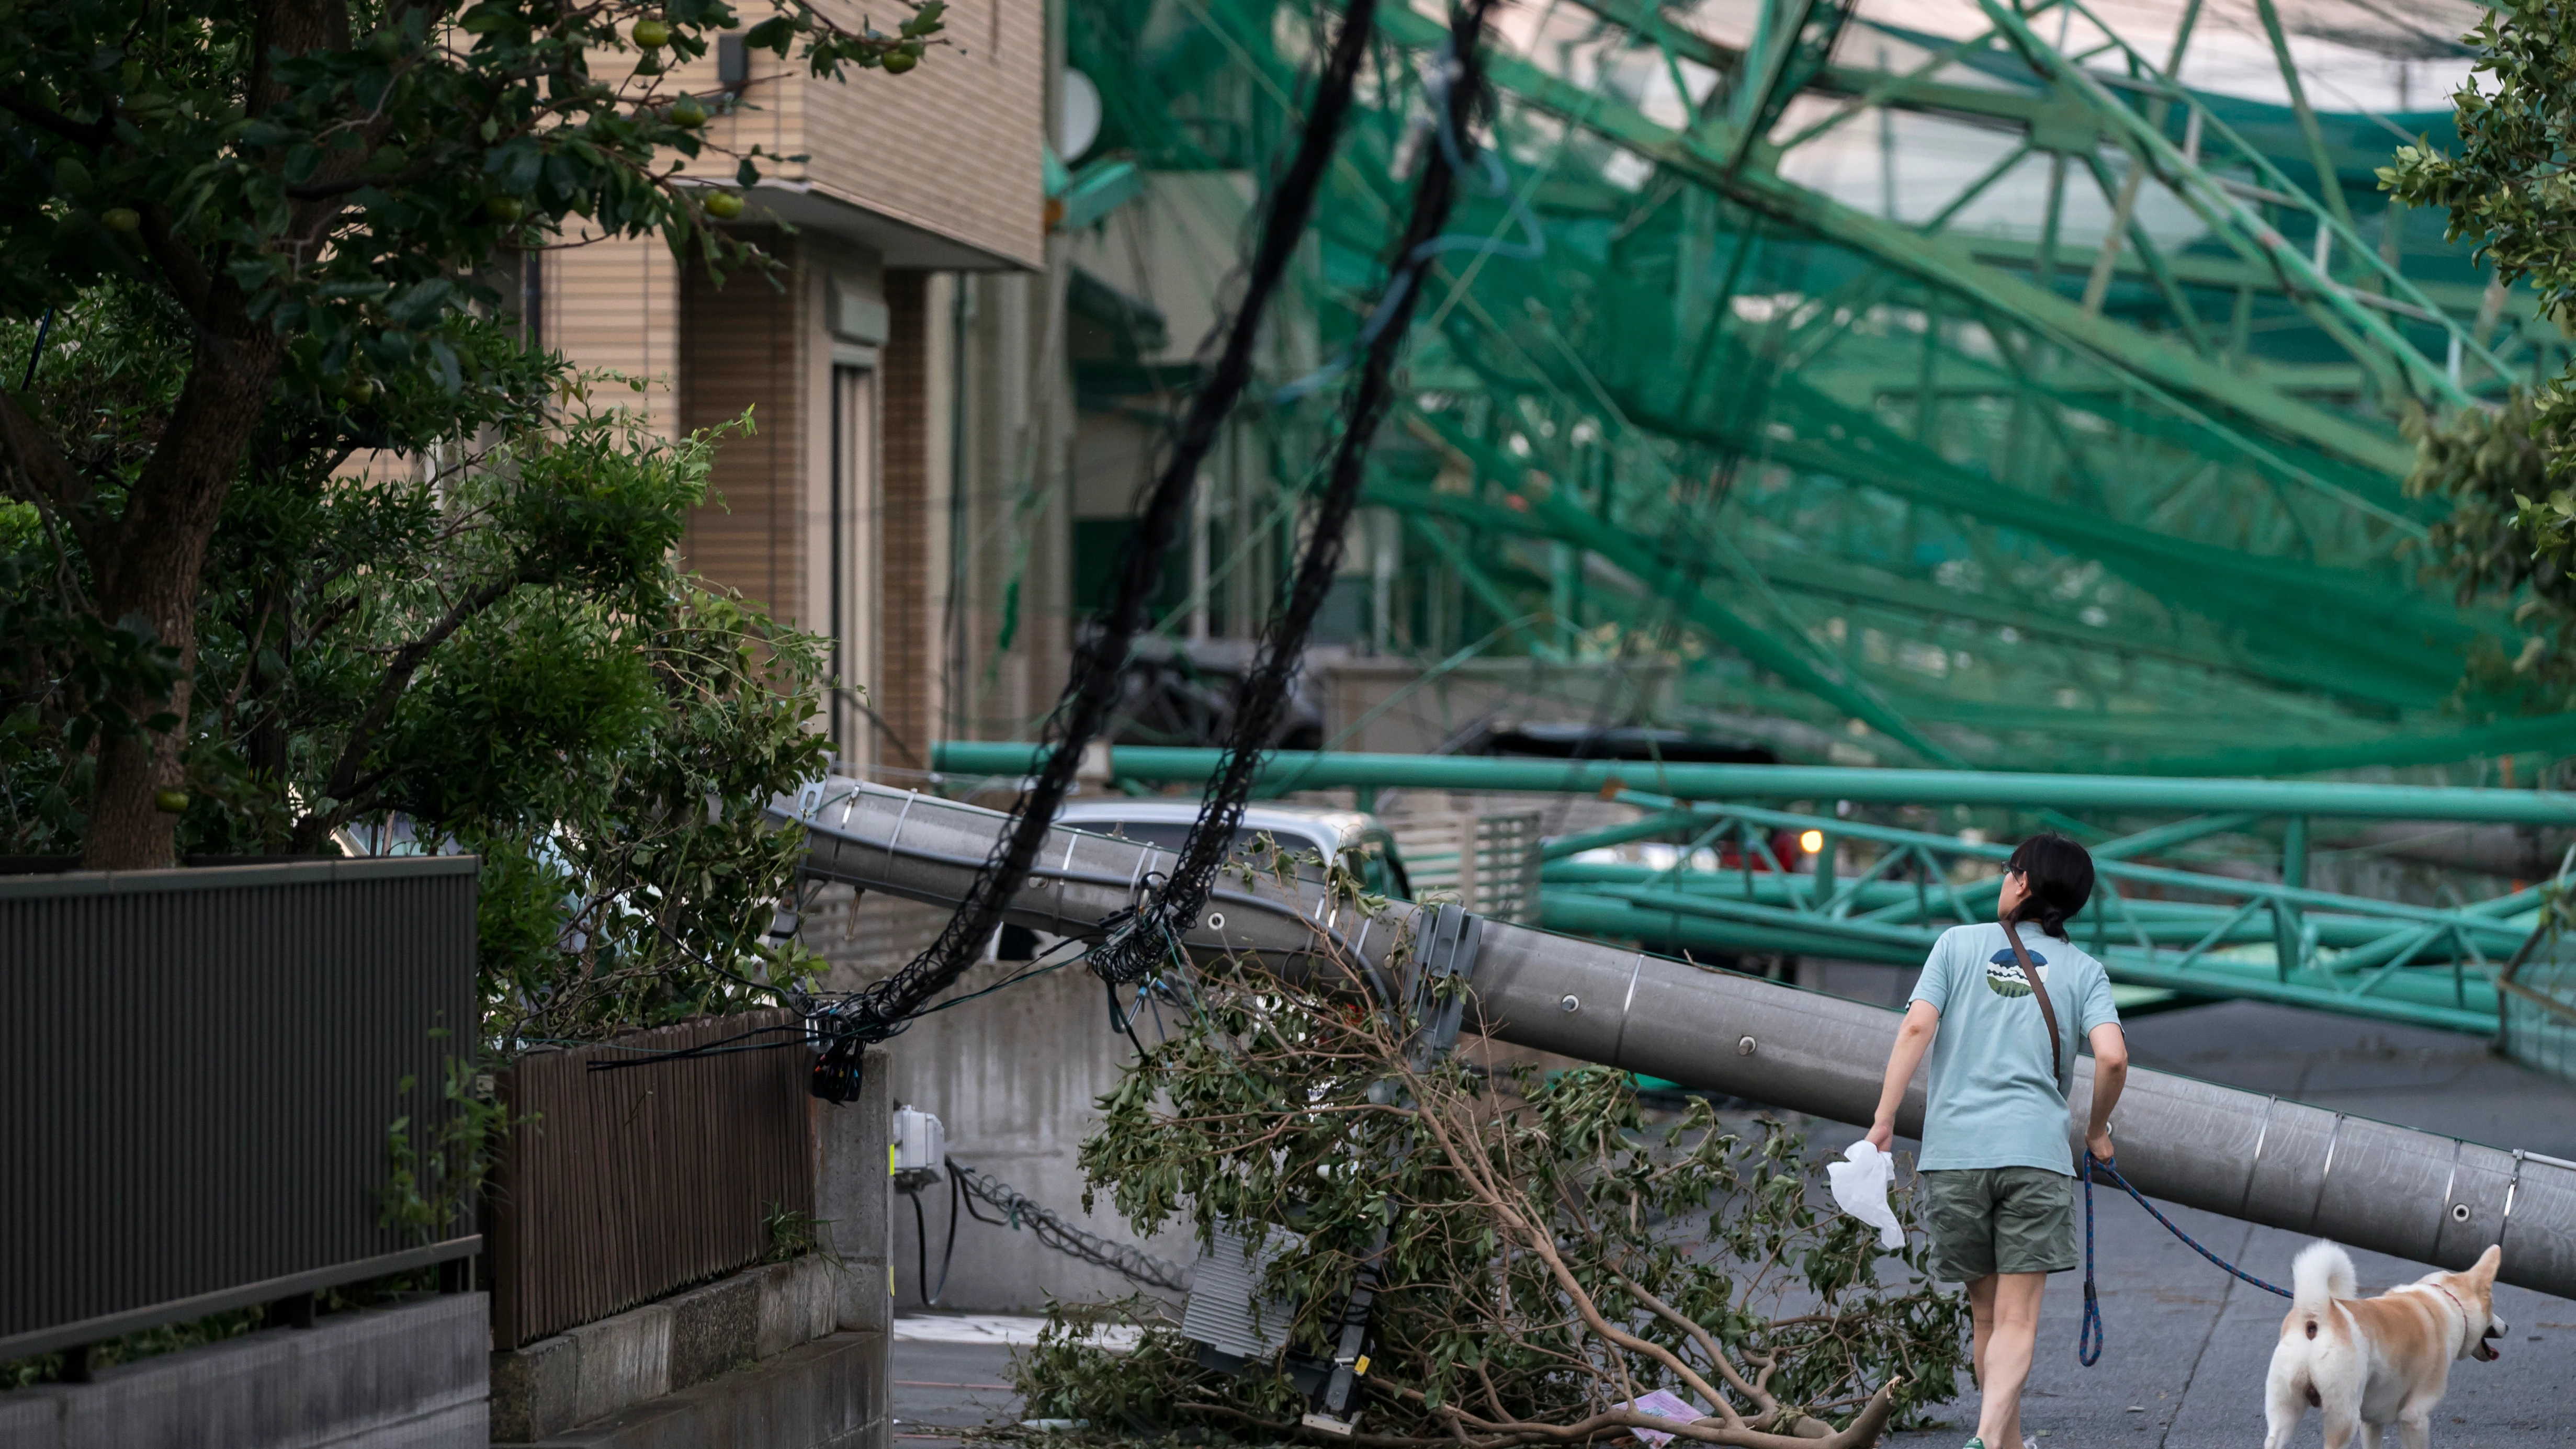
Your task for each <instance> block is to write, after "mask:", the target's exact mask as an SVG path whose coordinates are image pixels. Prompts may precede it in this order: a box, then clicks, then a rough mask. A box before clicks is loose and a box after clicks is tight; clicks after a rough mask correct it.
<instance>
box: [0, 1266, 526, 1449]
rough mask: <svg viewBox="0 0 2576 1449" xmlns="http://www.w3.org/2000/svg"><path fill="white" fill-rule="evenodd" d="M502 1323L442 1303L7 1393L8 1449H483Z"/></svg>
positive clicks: (3, 1398)
mask: <svg viewBox="0 0 2576 1449" xmlns="http://www.w3.org/2000/svg"><path fill="white" fill-rule="evenodd" d="M490 1325H491V1304H490V1300H489V1299H488V1298H487V1297H486V1296H485V1295H483V1294H480V1293H459V1294H453V1295H448V1296H443V1297H441V1296H429V1297H422V1298H417V1299H413V1300H411V1301H409V1302H405V1303H402V1304H399V1305H397V1306H394V1307H389V1308H371V1309H364V1310H361V1311H357V1312H352V1313H336V1314H332V1315H330V1316H328V1317H325V1318H323V1319H321V1320H320V1321H319V1322H317V1323H316V1324H315V1325H314V1326H313V1327H311V1328H303V1329H298V1328H271V1329H265V1330H262V1331H261V1332H258V1333H253V1334H247V1335H244V1336H243V1337H240V1338H236V1339H231V1340H228V1341H226V1342H223V1343H219V1344H212V1345H209V1346H207V1347H205V1348H197V1349H188V1350H185V1351H183V1352H179V1353H171V1354H163V1355H161V1356H159V1357H157V1358H147V1359H144V1360H142V1361H140V1362H138V1363H132V1364H124V1365H120V1366H118V1367H116V1368H110V1369H102V1370H100V1371H99V1372H98V1375H97V1378H96V1380H95V1381H94V1382H91V1383H86V1384H47V1385H44V1386H41V1387H38V1388H31V1389H21V1390H19V1391H17V1392H15V1393H9V1394H0V1449H141V1446H146V1445H148V1446H151V1449H483V1446H484V1445H485V1444H486V1443H487V1442H488V1432H487V1422H486V1414H485V1410H486V1399H487V1392H488V1383H487V1379H486V1374H487V1364H488V1360H489V1352H488V1350H489V1349H490V1346H491V1328H490Z"/></svg>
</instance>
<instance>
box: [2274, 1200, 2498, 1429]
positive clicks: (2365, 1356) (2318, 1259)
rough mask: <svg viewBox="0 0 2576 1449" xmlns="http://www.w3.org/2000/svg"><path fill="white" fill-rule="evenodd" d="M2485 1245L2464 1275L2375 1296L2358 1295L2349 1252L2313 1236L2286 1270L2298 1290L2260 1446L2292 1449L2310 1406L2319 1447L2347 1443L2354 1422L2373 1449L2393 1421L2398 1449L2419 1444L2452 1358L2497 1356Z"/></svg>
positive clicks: (2428, 1278) (2493, 1260)
mask: <svg viewBox="0 0 2576 1449" xmlns="http://www.w3.org/2000/svg"><path fill="white" fill-rule="evenodd" d="M2503 1261H2504V1250H2503V1249H2501V1248H2489V1249H2487V1250H2486V1252H2485V1253H2484V1254H2482V1255H2480V1256H2479V1258H2478V1261H2477V1262H2476V1263H2475V1264H2473V1265H2471V1266H2470V1268H2469V1270H2468V1271H2467V1272H2465V1273H2427V1274H2425V1275H2424V1276H2423V1277H2421V1278H2418V1279H2416V1280H2415V1281H2414V1282H2412V1283H2404V1284H2400V1285H2398V1286H2397V1287H2395V1288H2391V1289H2389V1290H2388V1291H2387V1292H2385V1293H2382V1294H2380V1295H2379V1296H2378V1297H2376V1298H2360V1297H2356V1296H2355V1295H2356V1293H2357V1292H2358V1290H2357V1289H2356V1288H2355V1287H2354V1286H2353V1273H2352V1256H2351V1255H2350V1254H2348V1253H2346V1252H2345V1251H2344V1250H2343V1249H2341V1248H2339V1247H2337V1246H2335V1245H2334V1244H2332V1243H2327V1242H2316V1243H2310V1244H2309V1245H2308V1246H2307V1247H2305V1248H2303V1249H2301V1250H2300V1252H2299V1256H2298V1260H2297V1262H2295V1263H2294V1264H2292V1266H2291V1268H2290V1286H2291V1288H2292V1289H2293V1290H2294V1291H2293V1294H2292V1296H2291V1300H2290V1312H2289V1316H2288V1317H2286V1318H2283V1319H2282V1320H2281V1344H2280V1346H2279V1347H2278V1348H2275V1349H2273V1350H2272V1377H2271V1382H2270V1384H2269V1385H2268V1386H2267V1391H2266V1400H2267V1402H2266V1403H2265V1405H2264V1411H2265V1415H2266V1417H2268V1418H2269V1419H2270V1421H2271V1426H2272V1432H2271V1434H2270V1435H2269V1436H2268V1437H2267V1438H2265V1439H2264V1441H2263V1446H2264V1449H2288V1445H2289V1442H2290V1436H2291V1435H2292V1434H2294V1433H2296V1432H2297V1431H2298V1427H2299V1416H2300V1415H2302V1414H2304V1413H2306V1412H2307V1410H2308V1408H2309V1406H2310V1405H2314V1406H2315V1407H2316V1408H2318V1409H2319V1410H2321V1411H2322V1413H2323V1416H2324V1419H2325V1431H2326V1443H2325V1449H2349V1446H2350V1445H2351V1443H2352V1436H2353V1430H2354V1429H2356V1428H2358V1429H2359V1430H2360V1431H2361V1442H2362V1445H2363V1449H2379V1436H2380V1431H2381V1430H2383V1429H2385V1428H2386V1427H2387V1426H2389V1425H2391V1424H2395V1425H2396V1426H2397V1442H2398V1443H2399V1444H2400V1445H2402V1446H2404V1449H2424V1444H2425V1440H2426V1437H2427V1436H2428V1435H2429V1434H2430V1433H2431V1432H2432V1415H2433V1406H2434V1405H2436V1404H2439V1403H2440V1402H2442V1394H2443V1392H2444V1391H2445V1390H2446V1389H2448V1388H2449V1387H2450V1383H2451V1362H2452V1360H2454V1359H2463V1358H2475V1359H2479V1360H2487V1359H2492V1358H2494V1357H2496V1348H2495V1341H2496V1340H2498V1339H2500V1338H2502V1337H2504V1334H2505V1323H2504V1320H2503V1319H2500V1318H2498V1317H2496V1316H2495V1276H2496V1266H2497V1265H2498V1264H2500V1263H2502V1262H2503Z"/></svg>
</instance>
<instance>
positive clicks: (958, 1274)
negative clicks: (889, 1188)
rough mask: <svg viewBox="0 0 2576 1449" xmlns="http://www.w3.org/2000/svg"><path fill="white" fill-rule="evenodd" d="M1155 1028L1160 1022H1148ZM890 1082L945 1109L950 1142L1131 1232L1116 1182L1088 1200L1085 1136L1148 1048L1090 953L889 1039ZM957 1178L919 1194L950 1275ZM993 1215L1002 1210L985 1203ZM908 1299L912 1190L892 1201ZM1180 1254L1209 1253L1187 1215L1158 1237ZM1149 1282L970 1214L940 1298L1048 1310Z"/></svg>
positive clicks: (985, 1306)
mask: <svg viewBox="0 0 2576 1449" xmlns="http://www.w3.org/2000/svg"><path fill="white" fill-rule="evenodd" d="M1017 969H1019V966H1018V964H1017V963H987V964H985V965H982V966H978V967H976V968H975V969H974V971H972V972H971V973H969V975H968V976H967V978H966V980H965V981H964V982H963V983H961V989H962V990H976V989H979V988H981V987H983V986H986V985H990V984H992V983H993V982H995V981H998V980H1000V979H1001V978H1002V977H1003V976H1004V975H1006V974H1009V973H1010V972H1011V971H1015V970H1017ZM1138 1031H1139V1033H1140V1034H1141V1035H1142V1036H1143V1037H1144V1039H1145V1040H1146V1041H1148V1042H1151V1041H1152V1040H1154V1036H1153V1028H1152V1026H1151V1025H1150V1018H1149V1019H1148V1024H1145V1025H1140V1026H1139V1027H1138ZM886 1054H887V1056H888V1058H889V1060H890V1070H889V1072H888V1074H887V1075H888V1078H889V1087H890V1090H891V1092H892V1095H893V1098H894V1100H896V1101H900V1102H902V1103H904V1104H905V1105H907V1106H912V1107H918V1108H920V1109H921V1110H923V1111H926V1112H932V1113H936V1114H937V1115H938V1117H939V1120H940V1122H941V1124H942V1125H943V1126H945V1127H946V1128H947V1130H948V1150H949V1153H950V1155H951V1156H954V1157H956V1158H958V1159H960V1160H963V1161H965V1162H967V1163H970V1164H972V1165H973V1166H974V1167H975V1169H976V1170H977V1171H979V1172H983V1173H986V1174H989V1175H991V1176H993V1177H996V1178H999V1179H1000V1180H1002V1181H1003V1182H1006V1183H1009V1184H1010V1185H1011V1186H1012V1187H1015V1188H1017V1189H1019V1191H1020V1192H1021V1193H1023V1194H1024V1195H1026V1196H1027V1197H1029V1198H1030V1199H1032V1200H1034V1201H1036V1202H1039V1203H1043V1204H1045V1205H1046V1206H1048V1207H1050V1208H1053V1209H1054V1210H1055V1211H1057V1212H1058V1213H1061V1214H1063V1215H1064V1216H1065V1217H1067V1218H1068V1219H1070V1220H1072V1221H1073V1222H1074V1223H1075V1224H1077V1225H1078V1226H1081V1227H1083V1228H1084V1229H1085V1230H1087V1231H1089V1232H1093V1233H1097V1234H1099V1235H1100V1236H1102V1237H1104V1238H1108V1239H1110V1240H1112V1241H1114V1242H1119V1243H1132V1242H1135V1241H1136V1240H1137V1239H1136V1235H1135V1234H1134V1233H1133V1232H1131V1231H1129V1230H1128V1227H1127V1225H1126V1224H1125V1223H1124V1222H1123V1221H1121V1220H1120V1219H1119V1218H1118V1216H1117V1214H1116V1212H1115V1211H1114V1210H1112V1208H1111V1207H1110V1204H1109V1202H1108V1199H1107V1198H1106V1197H1105V1196H1104V1197H1103V1198H1102V1199H1101V1201H1100V1203H1099V1205H1098V1210H1097V1211H1095V1212H1091V1213H1085V1212H1084V1211H1083V1210H1082V1187H1083V1183H1082V1169H1081V1165H1080V1163H1079V1161H1078V1160H1077V1159H1078V1154H1079V1153H1080V1151H1081V1147H1082V1139H1083V1137H1084V1136H1085V1135H1086V1134H1088V1133H1089V1132H1090V1131H1091V1130H1092V1128H1093V1126H1094V1125H1095V1124H1097V1123H1098V1121H1099V1120H1100V1112H1099V1109H1098V1107H1096V1106H1095V1105H1094V1099H1096V1098H1098V1097H1099V1096H1100V1095H1101V1094H1102V1093H1104V1092H1107V1091H1108V1090H1110V1089H1111V1088H1112V1087H1114V1086H1116V1085H1117V1082H1118V1073H1119V1070H1120V1068H1121V1067H1122V1066H1124V1064H1125V1063H1126V1062H1127V1061H1128V1060H1129V1059H1130V1058H1131V1057H1132V1056H1133V1055H1134V1054H1135V1053H1134V1049H1133V1048H1132V1047H1130V1046H1129V1045H1128V1043H1127V1039H1126V1038H1125V1037H1123V1036H1120V1035H1117V1034H1116V1033H1115V1032H1113V1031H1112V1030H1111V1029H1110V1025H1109V1017H1108V1011H1107V1001H1106V997H1105V994H1104V993H1103V991H1102V989H1101V985H1100V982H1099V980H1098V979H1097V978H1095V977H1094V976H1092V975H1091V973H1090V972H1088V971H1085V970H1084V969H1083V968H1082V967H1081V966H1080V965H1073V966H1068V967H1065V968H1064V969H1063V970H1060V971H1056V972H1053V973H1051V974H1049V975H1046V976H1041V977H1039V978H1037V979H1035V980H1033V981H1026V982H1022V983H1020V984H1019V985H1016V986H1013V987H1010V988H1009V989H1007V990H1004V991H1001V992H997V993H995V994H994V995H992V996H988V997H985V998H983V999H982V1000H980V1001H976V1002H972V1003H970V1004H968V1005H965V1006H961V1007H958V1008H956V1009H954V1010H951V1011H943V1012H940V1013H938V1014H936V1015H933V1016H929V1017H925V1018H923V1019H921V1020H920V1021H918V1022H915V1023H914V1024H913V1027H912V1029H911V1030H909V1031H907V1032H905V1033H904V1034H903V1035H901V1036H898V1037H896V1038H895V1039H894V1040H893V1041H891V1042H889V1043H887V1045H886ZM948 1204H949V1191H948V1187H947V1185H946V1184H945V1183H941V1184H938V1185H936V1186H933V1187H931V1188H930V1189H928V1190H926V1191H925V1192H924V1193H923V1194H922V1196H921V1200H920V1206H921V1208H922V1220H923V1224H924V1225H925V1226H926V1227H927V1228H928V1230H929V1237H930V1244H929V1249H930V1251H929V1269H930V1276H931V1279H932V1281H933V1282H934V1283H936V1282H937V1280H938V1277H939V1262H940V1253H941V1250H942V1249H943V1248H944V1247H945V1246H946V1243H947V1237H948V1220H949V1219H948ZM985 1212H986V1215H987V1216H991V1215H992V1214H991V1210H990V1209H989V1208H988V1209H986V1210H985ZM893 1214H894V1221H893V1247H894V1270H895V1287H896V1294H895V1306H896V1308H897V1310H898V1311H900V1312H907V1313H909V1312H917V1311H919V1310H920V1309H921V1306H922V1301H921V1285H920V1281H919V1277H920V1274H919V1268H918V1266H917V1264H918V1262H919V1256H918V1244H919V1242H920V1239H919V1235H918V1229H916V1227H915V1225H914V1219H913V1204H912V1203H911V1202H908V1201H905V1200H902V1199H900V1198H898V1199H897V1200H896V1201H895V1202H894V1204H893ZM1146 1247H1147V1248H1148V1250H1149V1251H1152V1252H1154V1253H1157V1254H1159V1255H1160V1256H1162V1257H1165V1258H1169V1259H1171V1260H1173V1261H1175V1262H1179V1263H1188V1262H1189V1261H1190V1260H1192V1259H1193V1258H1195V1257H1196V1256H1197V1253H1198V1250H1197V1246H1196V1244H1195V1243H1194V1242H1193V1241H1192V1240H1191V1238H1190V1235H1189V1233H1188V1231H1187V1229H1186V1228H1180V1229H1176V1230H1173V1231H1167V1232H1165V1233H1163V1234H1161V1235H1159V1236H1158V1237H1156V1238H1154V1239H1153V1240H1151V1241H1149V1242H1148V1243H1147V1244H1146ZM1136 1291H1139V1290H1138V1289H1137V1287H1136V1285H1134V1284H1132V1283H1130V1282H1128V1281H1127V1279H1125V1278H1123V1277H1121V1276H1119V1275H1118V1274H1116V1273H1112V1272H1110V1271H1108V1270H1107V1269H1104V1268H1095V1267H1093V1266H1091V1265H1089V1264H1087V1263H1084V1262H1083V1261H1081V1260H1080V1259H1077V1258H1072V1257H1068V1256H1066V1255H1065V1254H1062V1253H1059V1252H1056V1251H1055V1250H1053V1249H1051V1248H1048V1247H1045V1246H1043V1245H1042V1244H1040V1243H1039V1242H1038V1240H1037V1238H1036V1236H1035V1235H1034V1234H1031V1233H1029V1232H1026V1231H1018V1232H1014V1231H1013V1230H1011V1229H1009V1228H1007V1227H995V1226H993V1225H991V1224H988V1223H981V1222H976V1221H973V1220H971V1219H969V1220H965V1221H961V1222H960V1223H959V1224H958V1228H957V1254H956V1258H955V1260H954V1263H953V1266H952V1267H951V1268H950V1270H949V1279H948V1287H947V1291H946V1292H945V1293H944V1294H943V1295H942V1297H941V1299H940V1303H939V1306H940V1307H941V1308H943V1309H961V1310H969V1311H980V1312H1037V1311H1039V1310H1041V1309H1043V1308H1044V1307H1045V1305H1046V1301H1047V1299H1048V1298H1049V1297H1055V1298H1059V1299H1074V1300H1087V1299H1100V1298H1116V1297H1123V1296H1125V1295H1126V1294H1128V1293H1131V1292H1136Z"/></svg>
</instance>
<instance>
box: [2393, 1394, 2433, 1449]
mask: <svg viewBox="0 0 2576 1449" xmlns="http://www.w3.org/2000/svg"><path fill="white" fill-rule="evenodd" d="M2432 1439H2433V1406H2432V1405H2431V1404H2406V1405H2403V1406H2401V1407H2400V1408H2399V1409H2398V1410H2397V1443H2398V1449H2424V1446H2425V1445H2426V1444H2429V1443H2431V1442H2432Z"/></svg>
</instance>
